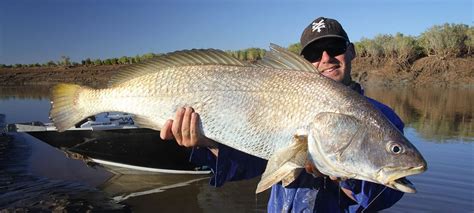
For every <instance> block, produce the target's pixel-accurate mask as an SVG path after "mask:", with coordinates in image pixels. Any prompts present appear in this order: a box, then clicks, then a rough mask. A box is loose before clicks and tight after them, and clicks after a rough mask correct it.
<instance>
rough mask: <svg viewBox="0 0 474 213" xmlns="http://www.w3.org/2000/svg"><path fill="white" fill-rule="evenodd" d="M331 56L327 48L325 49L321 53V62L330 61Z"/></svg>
mask: <svg viewBox="0 0 474 213" xmlns="http://www.w3.org/2000/svg"><path fill="white" fill-rule="evenodd" d="M330 58H331V56H329V54H328V53H327V52H326V50H324V51H323V54H322V55H321V62H322V63H324V62H328V61H329V59H330Z"/></svg>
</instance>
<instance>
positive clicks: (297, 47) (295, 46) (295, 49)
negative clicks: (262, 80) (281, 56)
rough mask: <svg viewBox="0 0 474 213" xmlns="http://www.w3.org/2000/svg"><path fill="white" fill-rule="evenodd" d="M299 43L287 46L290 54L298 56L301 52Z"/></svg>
mask: <svg viewBox="0 0 474 213" xmlns="http://www.w3.org/2000/svg"><path fill="white" fill-rule="evenodd" d="M301 49H302V48H301V43H299V42H298V43H294V44H291V45H290V46H288V50H289V51H291V52H294V53H296V54H298V55H299V54H300V52H301Z"/></svg>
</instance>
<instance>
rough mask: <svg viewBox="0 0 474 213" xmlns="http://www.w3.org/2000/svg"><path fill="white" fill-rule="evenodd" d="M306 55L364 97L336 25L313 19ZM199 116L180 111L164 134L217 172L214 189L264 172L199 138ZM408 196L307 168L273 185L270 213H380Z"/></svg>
mask: <svg viewBox="0 0 474 213" xmlns="http://www.w3.org/2000/svg"><path fill="white" fill-rule="evenodd" d="M300 42H301V46H302V50H301V55H302V56H303V57H304V58H305V59H306V60H308V61H309V62H311V63H312V64H313V65H314V66H315V67H316V68H317V70H319V71H320V72H321V74H322V75H324V76H326V77H328V78H330V79H333V80H334V81H337V82H340V83H342V84H344V85H346V86H349V87H350V88H352V89H354V90H356V91H358V92H359V93H362V89H361V87H360V85H359V84H357V83H355V82H354V81H352V79H351V61H352V60H353V59H354V57H355V50H354V45H353V44H352V43H351V42H350V41H349V38H348V36H347V34H346V32H345V31H344V29H343V28H342V26H341V25H340V24H339V22H337V21H336V20H333V19H329V18H324V17H320V18H317V19H316V20H314V21H313V22H312V23H311V24H310V25H309V26H308V27H307V28H306V29H305V30H304V31H303V34H302V36H301V41H300ZM368 99H369V101H370V102H371V103H373V104H374V105H375V106H376V107H377V108H378V109H380V110H381V111H382V112H383V113H384V114H385V115H386V116H387V118H389V119H390V121H391V122H392V123H394V124H395V125H396V126H397V127H398V128H399V129H400V130H401V131H403V122H402V121H401V120H400V119H399V118H398V116H397V115H396V114H395V113H394V112H393V111H392V110H391V109H390V108H389V107H387V106H385V105H383V104H381V103H379V102H377V101H375V100H372V99H370V98H368ZM198 121H199V115H198V114H197V113H195V112H194V111H193V109H192V108H190V107H187V108H182V109H180V110H178V111H177V113H176V117H175V119H174V121H173V120H168V121H167V123H166V124H165V125H164V127H163V129H162V131H161V137H162V138H163V139H171V138H173V137H174V138H175V139H176V141H177V142H178V144H180V145H182V146H186V147H207V149H206V148H200V149H194V152H193V154H192V156H191V160H192V161H193V162H195V163H197V164H205V165H208V166H210V167H211V168H212V170H213V173H214V176H213V177H212V179H211V184H213V185H215V186H221V185H222V184H224V183H225V182H226V181H233V180H241V179H247V178H252V177H256V176H258V175H260V174H262V173H263V171H264V169H265V164H266V161H265V160H263V159H260V158H257V157H253V156H251V155H248V154H245V153H242V152H240V151H238V150H234V149H232V148H229V147H226V146H224V145H221V144H218V143H216V142H215V141H212V140H210V139H208V138H205V137H203V136H202V135H200V134H199V132H200V129H199V128H198V125H197V124H198ZM402 195H403V193H402V192H399V191H396V190H393V189H390V188H387V187H384V186H382V185H378V184H375V183H371V182H367V181H360V180H346V181H338V180H337V179H336V178H333V177H325V176H324V175H323V174H321V173H319V172H318V171H317V168H315V167H314V165H312V164H309V163H308V164H307V165H306V172H302V173H301V174H300V175H299V176H298V178H297V179H296V180H295V181H294V182H293V183H291V184H290V185H288V186H286V187H283V186H282V185H281V184H276V185H274V186H272V189H271V195H270V199H269V202H268V212H302V211H304V212H360V211H365V212H369V211H378V210H381V209H385V208H388V207H390V206H392V205H393V204H394V203H395V202H397V201H398V200H399V199H400V198H401V197H402Z"/></svg>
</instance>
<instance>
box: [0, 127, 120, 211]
mask: <svg viewBox="0 0 474 213" xmlns="http://www.w3.org/2000/svg"><path fill="white" fill-rule="evenodd" d="M31 153H32V149H31V147H30V146H29V145H28V144H27V143H26V142H24V141H22V140H21V137H18V135H16V134H12V135H4V136H0V168H2V169H1V171H0V186H1V187H0V207H1V208H2V209H3V210H7V211H73V212H86V211H89V210H92V211H119V212H122V211H128V207H126V206H125V205H123V204H119V203H117V202H114V201H113V200H112V199H110V198H108V197H107V196H106V194H105V193H104V192H102V191H100V190H97V189H95V188H93V187H90V186H87V185H85V184H81V183H78V182H74V181H66V180H55V179H49V178H46V177H42V176H37V175H33V174H31V173H30V172H29V170H28V167H29V165H28V158H29V157H30V155H31Z"/></svg>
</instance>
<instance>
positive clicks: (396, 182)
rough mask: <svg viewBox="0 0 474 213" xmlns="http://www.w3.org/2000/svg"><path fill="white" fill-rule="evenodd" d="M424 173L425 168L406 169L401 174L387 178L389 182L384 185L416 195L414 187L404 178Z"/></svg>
mask: <svg viewBox="0 0 474 213" xmlns="http://www.w3.org/2000/svg"><path fill="white" fill-rule="evenodd" d="M424 171H426V166H418V167H411V168H408V169H406V170H404V171H403V172H400V173H396V174H394V175H392V176H391V177H389V178H388V179H389V181H388V182H387V184H385V185H386V186H388V187H390V188H393V189H396V190H399V191H402V192H405V193H416V188H415V186H414V185H413V183H411V182H410V181H409V180H408V179H406V177H407V176H410V175H416V174H420V173H422V172H424Z"/></svg>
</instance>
